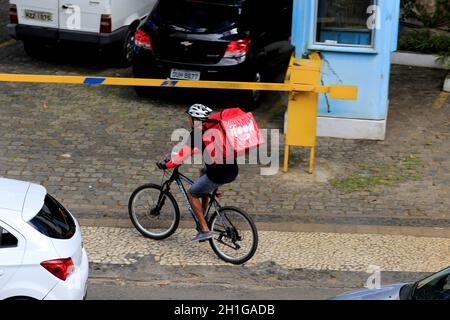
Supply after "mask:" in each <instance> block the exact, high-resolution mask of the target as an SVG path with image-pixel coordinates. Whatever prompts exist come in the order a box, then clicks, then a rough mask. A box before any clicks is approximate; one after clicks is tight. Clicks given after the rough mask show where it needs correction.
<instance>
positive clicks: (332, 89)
mask: <svg viewBox="0 0 450 320" xmlns="http://www.w3.org/2000/svg"><path fill="white" fill-rule="evenodd" d="M321 69H322V61H321V59H320V56H319V55H318V54H312V55H311V56H310V59H292V60H291V63H290V66H289V70H288V76H287V79H286V81H285V82H284V83H259V82H227V81H190V80H164V79H138V78H117V77H84V76H53V75H32V74H0V82H19V83H54V84H78V85H91V86H99V85H101V86H134V87H162V88H197V89H224V90H262V91H284V92H289V93H290V98H289V105H288V123H287V132H286V146H285V160H284V171H285V172H287V170H288V163H289V147H290V146H300V147H310V148H311V155H310V169H309V172H310V173H311V174H312V173H313V171H314V161H315V146H316V130H317V113H318V96H319V94H327V95H328V96H329V98H331V99H345V100H356V99H357V96H358V88H357V87H355V86H346V85H331V86H323V85H321V81H320V79H321Z"/></svg>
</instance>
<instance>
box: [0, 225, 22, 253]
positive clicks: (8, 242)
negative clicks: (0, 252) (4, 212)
mask: <svg viewBox="0 0 450 320" xmlns="http://www.w3.org/2000/svg"><path fill="white" fill-rule="evenodd" d="M17 244H18V241H17V238H16V237H14V236H13V235H12V234H11V233H9V232H8V231H7V230H6V229H4V228H2V227H0V249H4V248H14V247H17Z"/></svg>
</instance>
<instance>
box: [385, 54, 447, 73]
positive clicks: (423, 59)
mask: <svg viewBox="0 0 450 320" xmlns="http://www.w3.org/2000/svg"><path fill="white" fill-rule="evenodd" d="M437 59H439V56H437V55H433V54H420V53H413V52H404V51H397V52H394V53H393V54H392V64H399V65H404V66H414V67H425V68H434V69H448V67H446V66H445V65H443V64H440V63H439V62H437Z"/></svg>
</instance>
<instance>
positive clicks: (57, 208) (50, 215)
mask: <svg viewBox="0 0 450 320" xmlns="http://www.w3.org/2000/svg"><path fill="white" fill-rule="evenodd" d="M30 224H31V225H32V226H33V227H34V228H35V229H36V230H37V231H39V232H40V233H42V234H43V235H46V236H48V237H50V238H54V239H70V238H72V236H73V235H74V234H75V230H76V226H75V222H74V221H73V219H72V217H71V215H70V213H69V212H68V211H67V210H66V209H65V208H64V207H63V206H62V205H61V204H60V203H59V202H58V201H56V200H55V199H54V198H53V197H51V196H50V195H47V196H46V197H45V201H44V206H43V207H42V209H41V211H40V212H39V213H38V214H37V215H36V217H34V218H33V219H32V220H31V221H30Z"/></svg>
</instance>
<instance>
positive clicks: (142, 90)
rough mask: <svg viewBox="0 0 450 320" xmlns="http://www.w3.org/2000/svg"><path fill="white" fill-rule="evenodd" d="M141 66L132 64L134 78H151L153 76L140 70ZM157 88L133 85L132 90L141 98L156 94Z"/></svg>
mask: <svg viewBox="0 0 450 320" xmlns="http://www.w3.org/2000/svg"><path fill="white" fill-rule="evenodd" d="M142 68H143V67H142V66H140V65H133V76H134V77H135V78H143V79H152V78H154V77H153V76H152V75H151V74H150V73H146V72H143V71H142ZM158 89H159V88H155V87H141V86H135V87H134V91H135V92H136V94H137V95H138V97H141V98H152V97H154V96H155V95H157V93H158Z"/></svg>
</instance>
